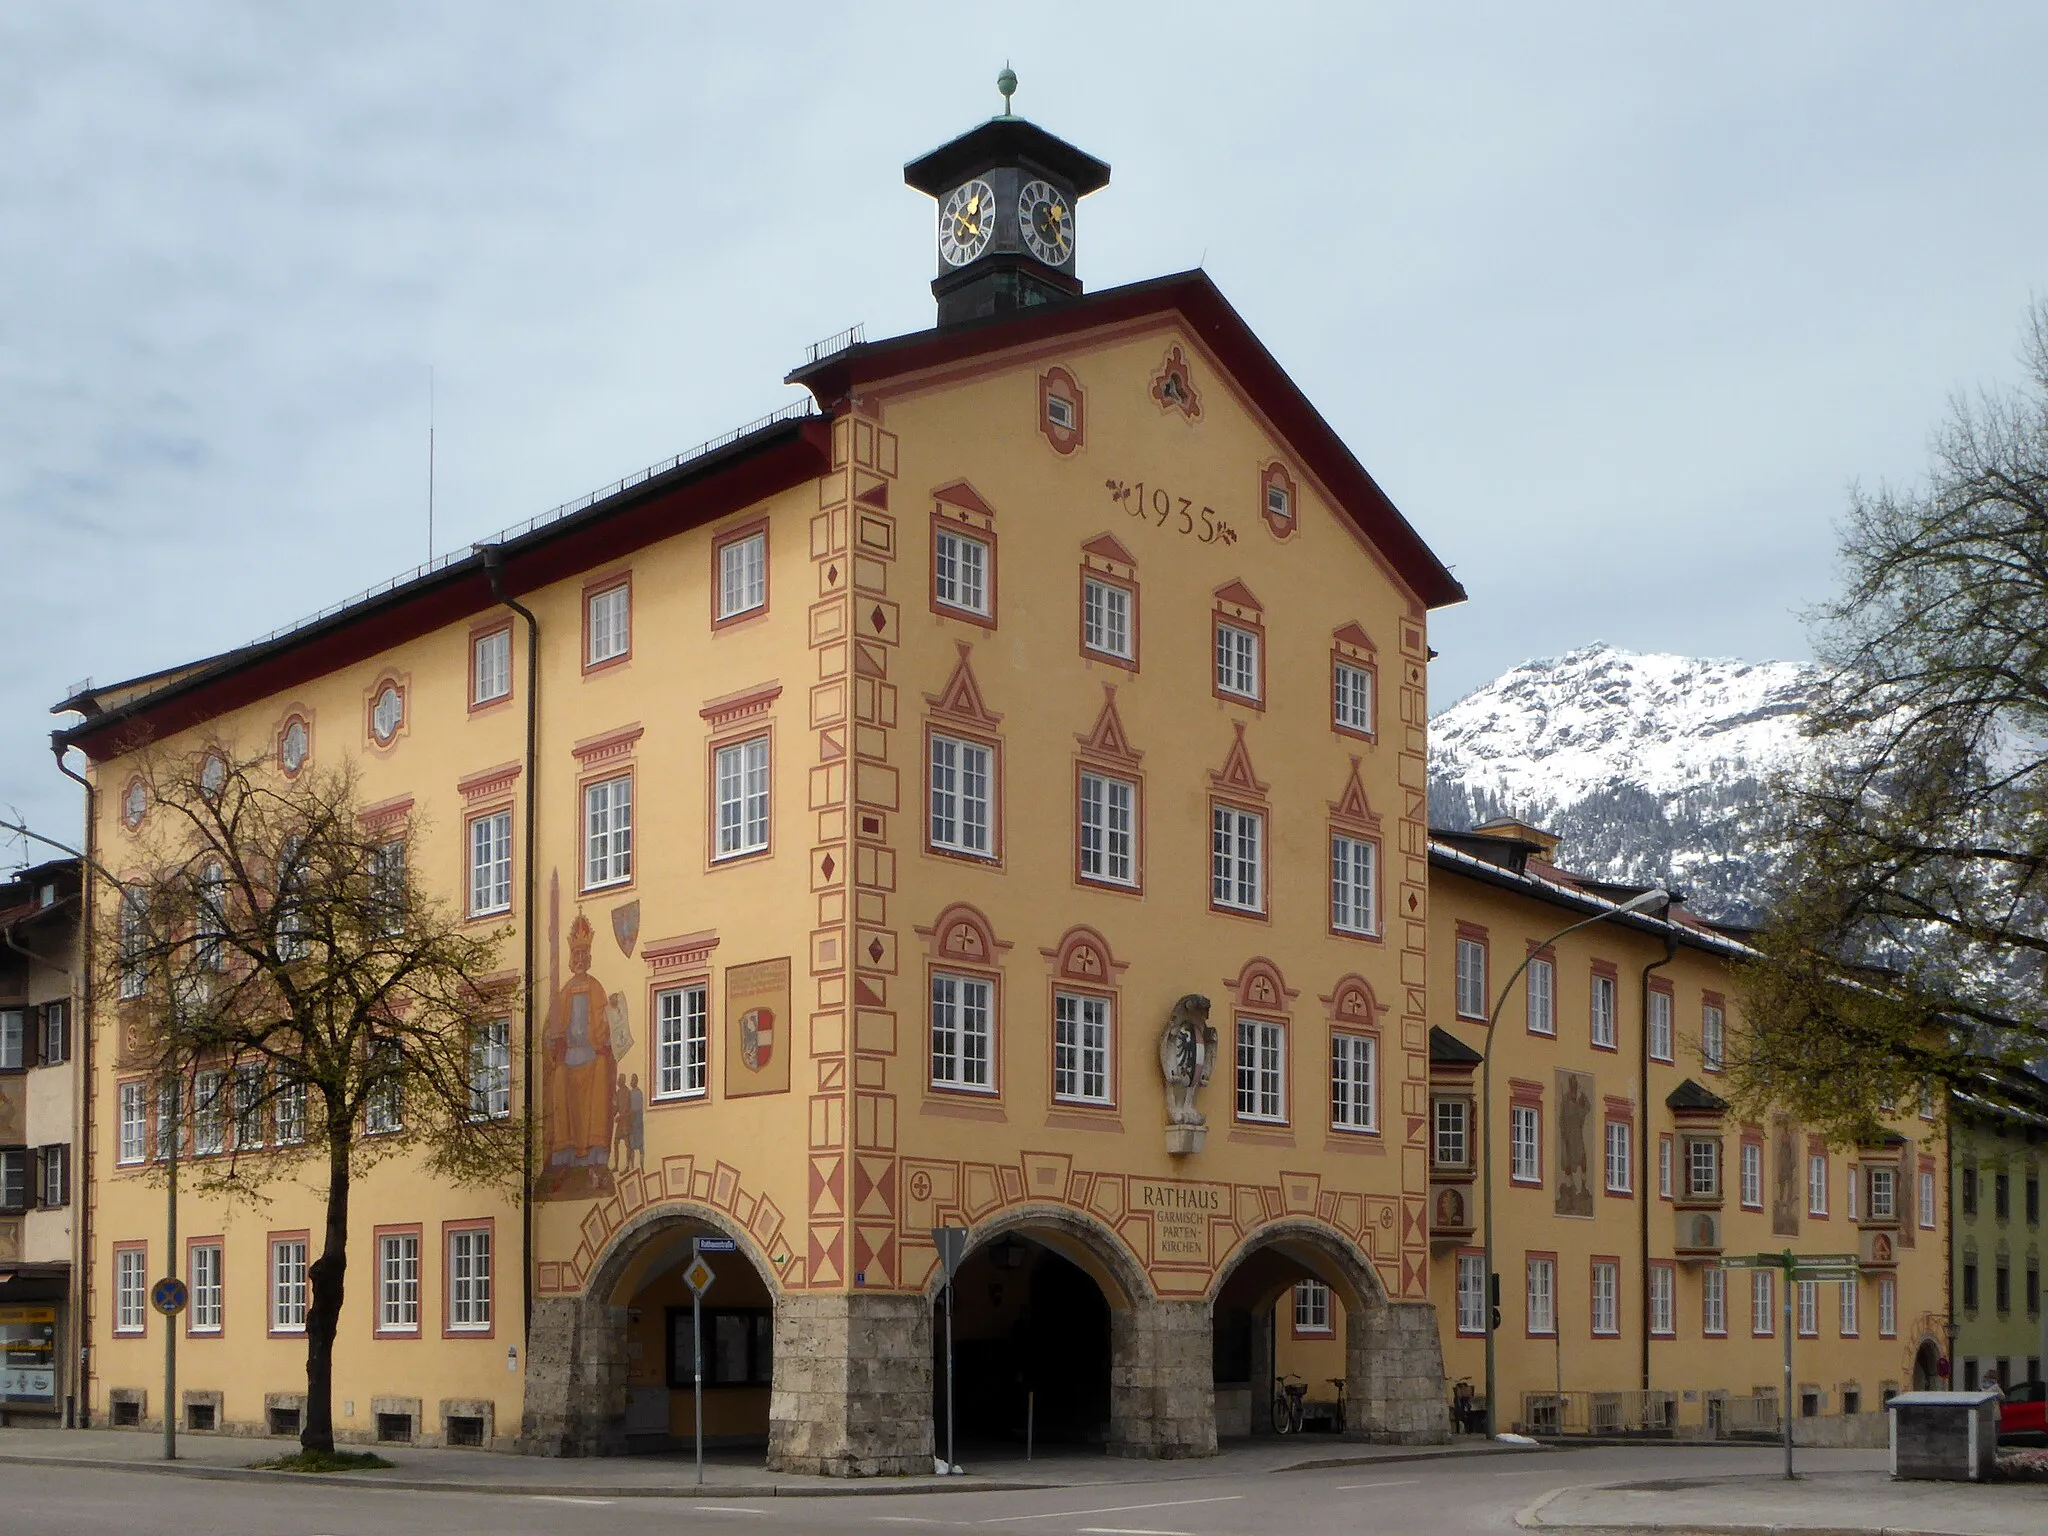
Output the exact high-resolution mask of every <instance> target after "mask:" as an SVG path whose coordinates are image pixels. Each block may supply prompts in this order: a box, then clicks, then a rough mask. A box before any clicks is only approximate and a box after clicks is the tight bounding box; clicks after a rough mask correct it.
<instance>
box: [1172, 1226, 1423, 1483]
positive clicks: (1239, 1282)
mask: <svg viewBox="0 0 2048 1536" xmlns="http://www.w3.org/2000/svg"><path fill="white" fill-rule="evenodd" d="M1303 1278H1313V1279H1316V1280H1320V1281H1322V1282H1323V1283H1324V1284H1325V1285H1327V1286H1328V1287H1329V1288H1330V1291H1331V1294H1332V1295H1334V1296H1335V1297H1336V1298H1337V1300H1338V1301H1339V1302H1340V1303H1341V1304H1342V1306H1343V1308H1344V1358H1345V1366H1344V1373H1345V1381H1346V1385H1347V1390H1348V1395H1349V1402H1350V1406H1349V1411H1348V1415H1347V1419H1346V1423H1345V1429H1344V1433H1345V1436H1346V1438H1349V1439H1353V1440H1372V1441H1380V1442H1390V1443H1397V1444H1433V1443H1436V1442H1438V1441H1442V1440H1444V1439H1446V1438H1448V1435H1449V1432H1450V1423H1449V1415H1448V1397H1447V1391H1446V1386H1445V1381H1444V1368H1443V1350H1442V1345H1441V1342H1440V1341H1439V1339H1438V1336H1437V1327H1436V1309H1435V1307H1434V1306H1432V1305H1431V1304H1430V1303H1429V1302H1427V1301H1395V1300H1394V1299H1393V1298H1391V1297H1390V1296H1389V1295H1388V1294H1387V1288H1386V1282H1385V1280H1384V1279H1383V1278H1382V1276H1381V1275H1380V1272H1379V1269H1378V1267H1377V1266H1376V1265H1375V1264H1374V1263H1373V1260H1372V1256H1371V1255H1370V1254H1369V1253H1367V1252H1366V1251H1365V1250H1364V1249H1363V1248H1361V1247H1360V1246H1359V1245H1358V1244H1357V1243H1355V1242H1353V1241H1352V1240H1351V1239H1350V1238H1349V1237H1346V1236H1345V1235H1344V1234H1343V1233H1342V1232H1341V1231H1339V1230H1337V1229H1336V1228H1335V1227H1332V1226H1330V1225H1328V1224H1327V1223H1325V1222H1321V1221H1318V1220H1316V1219H1314V1218H1313V1217H1309V1216H1288V1217H1282V1218H1281V1219H1279V1220H1277V1221H1272V1222H1268V1223H1266V1224H1265V1225H1263V1226H1260V1227H1258V1228H1256V1229H1254V1230H1253V1231H1252V1232H1251V1233H1250V1235H1249V1236H1247V1237H1246V1238H1245V1240H1244V1241H1243V1242H1241V1243H1240V1244H1238V1246H1237V1247H1236V1248H1235V1249H1234V1250H1233V1251H1232V1252H1231V1254H1230V1256H1229V1257H1228V1258H1227V1259H1226V1260H1225V1261H1224V1262H1223V1263H1222V1264H1220V1265H1218V1266H1217V1270H1216V1274H1215V1277H1214V1278H1213V1279H1212V1280H1211V1281H1210V1283H1209V1288H1208V1291H1207V1292H1206V1294H1205V1295H1204V1297H1203V1306H1204V1308H1205V1310H1207V1311H1208V1312H1209V1314H1210V1316H1211V1317H1212V1318H1213V1316H1214V1309H1215V1308H1216V1306H1217V1304H1218V1303H1219V1302H1221V1301H1223V1300H1224V1299H1225V1288H1226V1287H1231V1286H1233V1282H1235V1285H1234V1290H1235V1295H1236V1299H1237V1301H1238V1302H1239V1304H1240V1305H1245V1304H1249V1306H1250V1307H1251V1309H1252V1311H1253V1313H1254V1315H1255V1316H1256V1317H1264V1316H1267V1315H1269V1314H1270V1312H1271V1309H1272V1308H1273V1307H1274V1306H1276V1305H1278V1304H1280V1302H1281V1298H1282V1297H1283V1296H1284V1295H1285V1294H1286V1293H1287V1292H1288V1291H1290V1290H1291V1289H1292V1288H1293V1287H1294V1286H1295V1285H1296V1284H1297V1283H1299V1281H1300V1280H1302V1279H1303ZM1257 1338H1258V1335H1257V1333H1256V1331H1255V1333H1254V1341H1255V1348H1254V1369H1253V1372H1252V1375H1253V1381H1252V1389H1253V1390H1252V1410H1253V1413H1254V1416H1255V1417H1254V1421H1253V1422H1254V1423H1256V1422H1257V1418H1256V1415H1257V1414H1258V1413H1259V1412H1260V1411H1261V1410H1262V1408H1263V1405H1264V1403H1265V1402H1266V1401H1268V1400H1269V1398H1270V1391H1269V1389H1270V1387H1271V1369H1270V1368H1271V1365H1272V1361H1271V1359H1270V1357H1267V1358H1265V1359H1263V1360H1261V1359H1260V1358H1259V1351H1258V1349H1257V1348H1256V1341H1257Z"/></svg>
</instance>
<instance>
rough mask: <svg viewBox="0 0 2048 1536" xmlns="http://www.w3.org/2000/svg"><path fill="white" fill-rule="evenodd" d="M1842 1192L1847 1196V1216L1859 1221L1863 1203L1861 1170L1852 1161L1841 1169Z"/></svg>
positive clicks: (1861, 1217)
mask: <svg viewBox="0 0 2048 1536" xmlns="http://www.w3.org/2000/svg"><path fill="white" fill-rule="evenodd" d="M1842 1193H1843V1194H1845V1195H1847V1196H1848V1206H1849V1210H1848V1217H1849V1219H1850V1220H1851V1221H1861V1220H1862V1219H1863V1216H1862V1205H1863V1170H1862V1169H1860V1168H1858V1167H1857V1166H1856V1164H1855V1163H1854V1162H1851V1163H1850V1164H1849V1166H1848V1167H1846V1168H1844V1169H1843V1170H1842Z"/></svg>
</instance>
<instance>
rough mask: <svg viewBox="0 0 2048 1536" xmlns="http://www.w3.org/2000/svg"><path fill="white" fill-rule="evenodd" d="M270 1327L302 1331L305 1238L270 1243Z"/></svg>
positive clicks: (304, 1299) (304, 1303) (303, 1316)
mask: <svg viewBox="0 0 2048 1536" xmlns="http://www.w3.org/2000/svg"><path fill="white" fill-rule="evenodd" d="M270 1327H271V1331H272V1332H273V1333H304V1332H305V1331H306V1240H305V1239H304V1238H302V1237H300V1238H291V1239H288V1240H284V1241H280V1242H274V1243H272V1244H271V1245H270Z"/></svg>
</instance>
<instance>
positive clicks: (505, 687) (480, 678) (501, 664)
mask: <svg viewBox="0 0 2048 1536" xmlns="http://www.w3.org/2000/svg"><path fill="white" fill-rule="evenodd" d="M470 650H471V653H472V654H471V658H470V672H471V674H472V677H473V679H474V681H473V684H472V686H471V689H470V699H469V702H470V703H472V704H488V703H490V702H491V701H492V700H493V699H502V698H505V697H507V696H508V695H509V694H510V693H511V692H512V631H511V630H509V629H494V630H492V631H491V632H490V633H489V634H488V635H478V636H477V637H476V639H475V640H474V641H472V642H471V644H470Z"/></svg>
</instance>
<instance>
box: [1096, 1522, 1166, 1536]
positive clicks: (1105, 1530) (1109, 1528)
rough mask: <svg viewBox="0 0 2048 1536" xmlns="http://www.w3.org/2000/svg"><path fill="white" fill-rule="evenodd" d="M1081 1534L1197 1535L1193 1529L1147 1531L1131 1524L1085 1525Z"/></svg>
mask: <svg viewBox="0 0 2048 1536" xmlns="http://www.w3.org/2000/svg"><path fill="white" fill-rule="evenodd" d="M1077 1529H1078V1530H1079V1531H1080V1533H1081V1536H1195V1533H1194V1532H1193V1531H1147V1530H1141V1529H1139V1528H1138V1527H1136V1526H1129V1525H1083V1526H1079V1527H1077Z"/></svg>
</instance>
